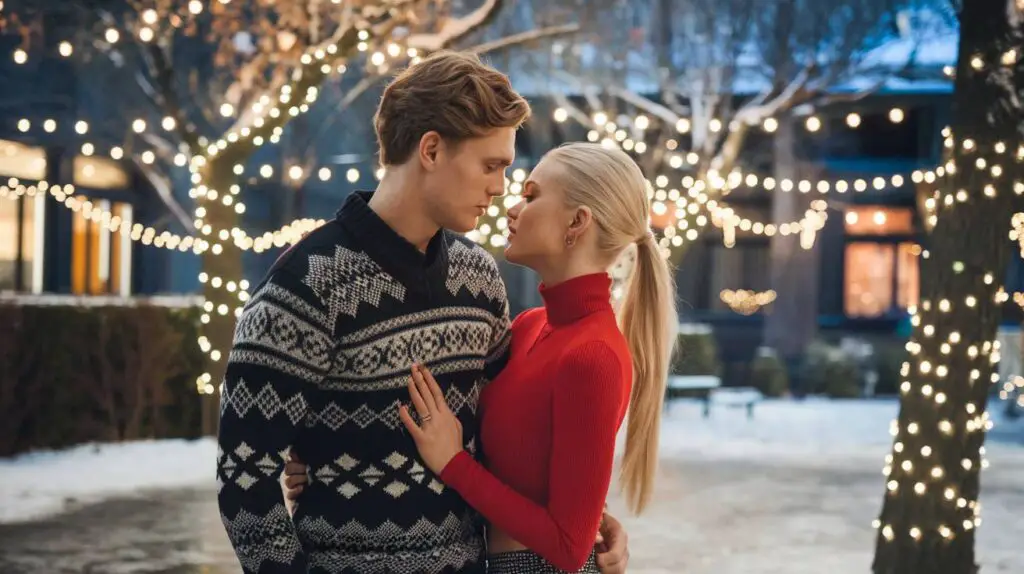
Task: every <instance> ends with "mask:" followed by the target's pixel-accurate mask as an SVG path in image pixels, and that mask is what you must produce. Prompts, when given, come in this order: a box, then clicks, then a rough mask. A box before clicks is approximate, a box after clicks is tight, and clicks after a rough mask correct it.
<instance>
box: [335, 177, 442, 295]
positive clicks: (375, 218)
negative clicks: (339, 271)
mask: <svg viewBox="0 0 1024 574" xmlns="http://www.w3.org/2000/svg"><path fill="white" fill-rule="evenodd" d="M372 196H373V192H372V191H356V192H353V193H352V194H350V195H349V196H348V198H347V199H346V200H345V203H344V204H342V206H341V209H339V210H338V213H337V216H336V220H337V222H338V223H340V224H341V225H342V227H344V228H346V229H347V230H348V231H350V232H351V234H352V235H353V236H354V238H355V240H356V241H357V242H358V244H359V247H360V248H361V249H362V250H363V251H365V252H366V254H367V255H369V256H370V258H371V259H373V261H374V262H375V263H376V264H377V265H380V267H381V268H382V269H383V270H384V271H385V272H387V273H388V274H389V275H391V276H392V277H394V278H395V279H397V280H398V281H400V282H401V283H402V284H404V285H405V286H406V287H408V288H409V289H411V290H415V291H429V284H430V283H435V284H436V282H438V281H444V280H445V278H446V277H447V275H448V237H447V234H446V232H445V230H444V229H441V230H439V231H438V232H437V234H436V235H434V237H432V238H431V239H430V242H429V243H428V244H427V252H426V253H423V252H422V251H420V250H419V249H417V248H416V246H415V245H413V244H412V243H410V242H409V241H408V240H406V239H405V238H404V237H402V236H401V235H399V234H398V233H397V232H396V231H395V230H394V229H392V228H391V226H389V225H388V224H387V223H385V221H384V220H383V219H381V218H380V216H379V215H377V213H376V212H375V211H373V209H371V208H370V205H369V202H370V198H371V197H372Z"/></svg>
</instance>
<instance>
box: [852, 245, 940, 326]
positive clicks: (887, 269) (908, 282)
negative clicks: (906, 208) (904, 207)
mask: <svg viewBox="0 0 1024 574" xmlns="http://www.w3.org/2000/svg"><path fill="white" fill-rule="evenodd" d="M920 253H921V247H920V246H918V245H916V244H914V243H871V242H854V243H849V244H848V245H847V246H846V262H845V263H846V280H845V293H844V307H845V311H846V315H847V316H848V317H880V316H883V315H887V314H892V313H899V312H902V311H903V310H906V309H907V307H909V306H912V305H916V304H917V301H918V295H919V291H920V275H919V267H918V265H919V260H918V258H919V255H920Z"/></svg>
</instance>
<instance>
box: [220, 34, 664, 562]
mask: <svg viewBox="0 0 1024 574" xmlns="http://www.w3.org/2000/svg"><path fill="white" fill-rule="evenodd" d="M529 115H530V107H529V105H528V104H527V102H526V100H525V99H524V98H523V97H522V96H520V95H519V94H517V93H516V92H515V91H514V90H513V89H512V87H511V85H510V83H509V81H508V78H507V77H506V76H505V75H503V74H501V73H500V72H498V71H496V70H494V69H492V68H490V67H488V66H485V65H484V64H482V63H481V62H480V61H479V60H478V59H476V58H475V57H474V56H469V55H463V54H458V53H453V52H444V53H439V54H436V55H434V56H432V57H430V58H427V59H425V60H423V61H422V62H420V63H419V64H417V65H415V66H412V67H411V68H409V69H407V70H406V71H404V72H403V73H401V74H400V75H399V76H397V77H396V78H395V79H394V80H393V81H392V82H391V83H390V84H389V85H388V87H387V88H386V90H385V91H384V95H383V97H382V99H381V101H380V104H379V108H378V110H377V113H376V115H375V117H374V126H375V129H376V133H377V139H378V144H379V153H380V159H381V162H382V164H383V165H384V166H385V168H386V174H385V176H384V177H383V179H382V180H381V181H380V183H379V185H378V187H377V189H376V191H373V192H365V193H364V192H356V193H353V194H352V195H350V196H349V197H348V199H347V200H346V201H345V203H344V204H343V206H342V207H341V209H340V210H339V211H338V213H337V216H336V218H335V219H333V220H331V221H330V222H329V223H327V224H326V225H324V226H322V227H320V228H319V229H317V230H315V231H313V232H311V233H310V234H309V235H308V236H306V237H305V238H304V239H302V241H300V242H299V243H297V244H296V245H295V246H293V247H292V248H291V249H289V250H288V251H287V252H285V254H283V255H282V256H281V257H280V258H279V259H278V261H277V262H276V263H275V264H274V265H273V266H272V267H271V269H270V270H269V272H268V273H267V275H266V277H265V278H264V279H263V281H262V282H261V283H260V284H259V285H258V286H257V287H256V289H254V291H253V295H252V298H251V300H250V301H249V302H248V303H247V305H246V307H245V309H244V312H243V313H242V316H241V317H240V319H239V321H238V325H237V327H236V332H235V339H234V343H233V346H232V349H231V353H230V356H229V359H228V366H227V372H226V376H225V380H224V384H223V387H222V399H221V419H220V431H219V437H218V444H219V449H218V460H217V478H218V489H219V490H218V501H219V506H220V511H221V516H222V520H223V523H224V526H225V528H226V530H227V533H228V537H229V538H230V540H231V543H232V545H233V547H234V549H235V552H236V554H237V556H238V559H239V561H240V562H241V565H242V567H243V569H244V570H245V572H247V573H249V572H261V573H262V572H267V573H273V572H288V573H293V572H294V573H306V572H315V573H357V574H363V573H395V574H400V573H409V574H419V573H426V574H436V573H485V572H486V573H517V574H529V573H534V572H538V573H541V572H624V571H625V567H626V561H627V558H628V550H627V548H626V533H625V532H624V530H623V528H622V526H621V524H620V523H619V522H618V521H617V520H615V519H614V518H613V517H612V516H610V515H608V514H607V513H606V512H605V510H606V505H605V499H606V496H607V494H608V489H609V487H610V484H611V479H612V473H613V461H614V452H615V445H616V437H617V435H618V432H619V430H620V429H621V427H622V426H623V424H625V426H626V429H625V430H626V442H625V453H624V456H623V459H622V462H621V474H620V482H621V484H622V486H623V488H624V489H625V492H626V495H627V500H628V501H629V502H630V504H631V508H632V510H634V511H635V512H640V511H642V510H643V509H644V507H645V506H646V505H647V504H648V503H649V501H650V498H651V493H652V490H653V482H654V475H655V465H656V461H657V443H658V441H657V439H658V428H659V417H660V412H661V404H662V397H663V393H664V381H665V378H666V372H667V369H668V362H669V356H670V354H671V350H672V342H673V341H674V339H675V337H674V329H675V327H676V324H677V318H676V312H675V294H674V290H673V287H672V281H671V275H670V273H669V269H668V267H667V265H666V263H665V261H664V260H663V259H662V258H661V256H660V255H659V252H658V247H657V244H656V243H655V239H654V236H653V235H652V233H651V231H650V227H649V201H648V196H647V189H646V184H645V179H644V176H643V174H642V173H641V171H640V169H639V168H638V167H637V165H636V164H635V163H634V162H633V161H632V159H631V158H629V156H627V155H626V154H625V153H623V152H621V151H619V150H611V149H605V148H603V147H601V146H600V145H596V144H586V143H574V144H568V145H565V146H562V147H558V148H555V149H553V150H551V151H549V152H548V153H547V154H546V155H545V156H544V157H543V159H542V160H541V161H540V163H539V164H538V165H537V167H536V169H534V170H533V172H532V173H531V175H530V177H529V178H528V179H527V181H526V182H525V186H524V189H523V193H522V200H521V201H520V202H519V203H517V204H516V205H514V206H513V207H511V208H510V209H509V210H508V221H509V225H508V247H507V249H506V253H505V256H506V258H507V259H508V260H509V261H510V262H512V263H515V264H518V265H522V266H526V267H529V268H531V269H533V270H534V271H536V272H537V273H538V275H539V276H540V278H541V280H542V283H541V285H540V287H539V289H540V294H541V296H542V298H543V301H544V306H543V307H539V308H536V309H530V310H528V311H525V312H523V313H522V314H520V315H519V316H517V317H516V318H515V320H513V321H510V317H509V304H508V298H507V295H506V291H505V287H504V285H503V283H502V279H501V277H500V275H499V273H498V267H497V264H496V262H495V260H494V259H493V258H492V257H491V256H490V255H489V254H488V253H487V252H486V251H485V250H483V249H482V248H480V247H479V246H477V245H475V244H474V243H473V242H471V241H469V240H468V239H466V238H465V237H464V236H463V235H462V234H463V233H465V232H468V231H470V230H472V229H473V228H475V227H476V224H477V220H478V218H479V217H480V216H482V215H483V214H484V213H485V211H486V210H487V208H488V207H489V206H490V204H491V202H492V200H494V199H495V198H497V197H499V196H501V195H502V194H503V193H504V182H505V171H506V169H507V168H508V167H509V166H510V165H511V164H512V162H513V159H514V155H515V136H516V130H517V129H518V128H519V127H520V126H521V125H522V124H523V123H524V122H525V121H526V120H527V119H528V117H529ZM626 249H635V258H636V263H635V265H634V270H633V273H632V277H631V278H630V279H629V282H628V286H627V290H626V293H625V294H624V296H623V298H622V300H621V302H620V303H619V304H618V307H617V308H616V307H613V303H612V297H611V292H610V288H611V278H610V277H609V275H608V273H607V270H608V269H609V267H610V266H611V265H612V263H613V262H614V261H615V260H616V259H617V258H618V257H619V256H620V255H621V254H622V253H623V252H624V251H625V250H626ZM286 463H287V464H286ZM285 469H287V476H286V477H285V478H284V480H283V481H281V482H279V478H280V477H281V475H282V471H283V470H285ZM282 490H284V493H283V492H282ZM283 494H284V495H283ZM288 498H290V499H294V502H292V501H291V500H288V501H287V503H286V499H288Z"/></svg>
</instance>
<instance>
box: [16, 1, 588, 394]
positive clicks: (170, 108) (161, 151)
mask: <svg viewBox="0 0 1024 574" xmlns="http://www.w3.org/2000/svg"><path fill="white" fill-rule="evenodd" d="M475 4H476V6H475V7H472V8H468V7H467V8H466V9H463V7H462V6H461V4H460V5H459V6H458V10H456V6H455V3H452V2H447V1H437V0H376V1H371V0H346V1H345V2H341V1H340V0H331V1H330V2H328V1H326V0H258V1H254V2H243V1H241V0H126V1H125V2H123V3H119V2H115V3H108V4H105V5H103V6H101V7H95V6H85V5H83V4H82V3H77V2H74V3H65V2H60V3H46V2H43V3H39V2H20V1H11V0H8V1H7V2H6V4H5V5H4V6H3V14H4V18H3V23H4V26H5V28H4V29H5V31H6V32H8V33H18V34H19V35H20V36H21V37H22V38H23V42H22V45H21V46H20V47H18V48H17V50H16V51H15V52H14V54H13V58H14V61H15V63H17V64H26V63H27V64H29V65H31V58H32V54H33V51H34V50H48V49H55V50H57V51H58V52H59V55H60V56H62V57H65V58H71V59H80V61H81V65H83V66H93V67H92V68H88V69H89V70H96V69H100V68H97V66H99V64H98V62H102V63H103V64H104V65H103V66H102V70H103V71H104V73H105V74H109V75H110V77H106V78H105V79H106V80H107V82H105V84H106V85H107V86H109V85H111V84H112V85H115V86H120V87H121V88H122V89H119V90H118V91H120V92H122V93H121V94H120V95H121V96H123V97H124V98H125V101H124V102H117V103H115V104H114V105H108V106H107V107H105V108H103V109H102V110H101V111H100V112H98V113H99V114H100V115H101V116H102V117H100V119H99V121H98V122H97V123H99V124H100V125H99V128H98V129H91V128H90V127H89V126H88V125H87V124H86V122H84V121H79V122H78V123H77V124H76V132H77V134H78V135H80V136H83V137H93V136H94V137H101V138H102V137H103V136H102V135H100V134H103V133H105V134H106V137H107V139H115V140H116V141H117V144H118V145H114V146H112V147H110V148H109V150H108V153H109V155H110V156H111V157H112V158H113V159H115V160H120V159H122V158H125V159H131V160H133V161H134V162H135V163H136V164H137V165H138V167H139V168H140V170H141V171H142V172H143V173H144V174H145V175H146V176H147V177H148V178H149V179H150V182H151V183H152V184H153V186H154V188H155V189H157V191H158V192H161V196H162V197H163V198H164V199H165V202H166V203H167V204H168V205H169V206H170V207H171V209H172V211H173V212H175V214H176V215H177V216H178V217H177V219H178V220H179V221H183V222H184V225H185V227H186V229H187V230H188V232H189V233H190V234H189V235H186V236H185V237H180V236H178V235H173V234H162V235H160V236H157V235H156V230H155V229H145V230H141V229H140V230H138V233H137V234H135V233H134V230H132V233H133V237H135V235H138V238H140V239H143V240H144V241H146V242H147V243H149V242H152V243H154V244H155V245H157V246H161V247H171V248H180V249H182V250H183V251H184V250H187V249H191V250H192V251H194V252H195V253H197V254H200V255H201V257H202V272H201V273H200V275H199V279H200V281H201V282H202V284H203V295H204V298H205V303H204V311H205V313H204V314H203V316H202V321H203V328H202V331H201V332H202V336H201V337H200V339H199V344H200V346H201V347H202V349H203V351H204V352H205V353H206V355H207V357H208V361H209V365H208V370H207V372H206V373H205V374H204V375H202V376H201V377H200V378H199V380H198V381H197V388H198V390H199V392H200V393H204V394H213V393H215V392H216V387H215V382H216V381H218V380H219V379H220V375H221V371H222V369H223V365H224V361H225V360H226V353H227V350H228V348H229V346H230V342H231V338H232V332H233V328H234V320H235V317H236V316H237V314H238V313H239V312H240V311H241V306H242V305H243V304H244V302H245V301H246V300H247V298H248V293H247V288H248V285H247V284H246V282H245V281H244V280H243V279H242V253H243V252H244V251H246V250H253V251H257V252H259V251H263V250H266V249H269V248H272V247H280V246H282V245H284V244H286V243H290V242H294V241H296V240H297V239H298V238H299V237H300V236H301V234H302V233H304V232H306V231H308V230H309V229H312V228H313V227H315V226H317V225H319V224H321V223H322V220H312V219H310V220H298V221H295V222H293V223H292V224H289V225H286V226H285V227H284V228H282V229H280V230H278V231H276V232H274V233H270V234H265V235H264V236H262V237H253V236H250V235H249V234H248V233H247V232H246V231H244V230H243V229H242V228H241V226H240V216H241V214H243V213H244V212H245V204H244V202H243V200H242V199H243V196H242V187H243V185H242V184H243V181H244V180H243V175H245V174H246V172H247V171H251V170H253V169H254V168H255V170H256V171H258V173H259V175H260V176H262V177H271V176H272V175H274V171H275V170H274V169H273V167H272V166H270V165H263V166H261V167H258V166H254V165H253V159H254V157H255V155H256V153H257V151H258V150H259V148H260V147H261V146H263V145H264V144H276V143H279V142H281V140H282V138H283V137H284V136H285V128H286V127H287V126H288V125H289V123H290V122H292V120H294V119H295V118H297V117H299V116H302V115H303V114H306V113H307V112H309V111H310V109H311V108H312V107H313V106H314V104H315V103H317V102H318V100H319V101H321V106H325V105H326V106H332V105H333V106H335V107H342V108H343V107H345V106H346V105H348V104H350V103H352V101H354V99H355V98H356V97H358V95H359V94H361V93H363V92H365V91H367V90H369V89H370V88H371V87H373V86H374V85H376V84H377V83H378V82H379V81H380V80H381V79H383V78H385V77H388V75H389V74H390V73H391V72H392V71H393V70H394V69H395V68H396V67H400V66H403V65H406V64H408V63H415V62H416V61H417V60H418V59H419V58H420V57H422V56H423V55H426V54H428V53H430V52H433V51H436V50H440V49H443V48H447V47H449V46H452V45H454V44H455V43H456V42H458V41H460V40H462V39H464V38H466V37H468V36H471V35H476V36H479V35H480V34H478V33H477V31H478V30H481V29H482V28H484V27H485V25H487V24H488V23H489V22H491V21H492V20H493V19H494V18H495V17H496V16H497V15H498V13H499V9H500V8H501V5H502V2H501V1H500V0H481V1H480V2H477V3H475ZM456 12H459V13H460V14H456ZM60 22H63V23H64V25H58V24H55V23H60ZM573 29H574V27H573V26H558V27H554V28H549V29H534V30H529V31H527V32H524V33H521V34H517V35H514V36H513V37H511V38H499V39H491V40H490V41H488V42H487V43H486V44H485V45H482V46H478V47H477V50H476V51H478V52H486V51H488V50H494V49H498V48H503V47H505V46H508V45H511V44H514V43H520V42H528V41H531V40H535V39H537V38H541V37H544V36H546V35H553V34H563V33H566V32H570V31H572V30H573ZM60 35H66V36H65V37H64V39H62V40H61V41H60V42H59V44H57V43H55V42H54V40H53V39H54V37H55V36H60ZM349 70H353V71H355V72H356V73H355V74H347V75H346V72H347V71H349ZM353 75H355V76H357V78H358V79H356V78H353V77H352V76H353ZM114 77H117V79H118V80H119V82H111V81H110V80H112V79H113V78H114ZM86 84H88V83H86ZM86 89H88V88H86ZM325 92H326V93H328V94H330V95H331V96H332V97H331V98H328V100H329V101H323V98H321V95H322V93H325ZM104 96H105V97H107V98H109V97H110V96H111V94H110V93H109V90H108V91H107V93H105V94H104ZM118 104H121V105H118ZM128 110H131V111H130V112H129V111H128ZM103 112H105V114H104V113H103ZM133 112H134V113H133ZM125 117H127V118H128V119H127V120H122V119H123V118H125ZM119 120H122V121H121V123H120V124H119V123H117V122H118V121H119ZM23 122H24V124H23V126H24V129H23V130H22V131H28V130H29V129H31V122H29V120H27V119H26V120H23ZM78 126H82V129H79V128H78ZM47 131H51V130H49V129H47ZM125 133H127V134H129V136H130V145H129V143H122V140H120V139H117V138H118V135H119V134H125ZM86 134H88V136H86ZM86 146H88V147H87V148H86ZM309 147H310V146H306V149H308V148H309ZM82 148H83V149H82V152H83V154H85V155H91V154H92V153H94V152H97V151H98V150H96V149H95V148H94V145H93V143H91V142H88V141H87V142H86V143H85V144H82ZM86 152H88V153H86ZM303 159H304V161H303V162H301V163H296V164H295V165H291V166H287V167H286V170H285V171H286V173H285V174H279V175H282V176H284V177H286V178H287V179H288V180H290V181H291V182H292V183H293V184H301V182H304V181H305V180H306V178H308V177H309V175H310V174H311V173H312V172H313V171H314V170H315V169H316V162H315V160H310V156H309V155H306V156H304V158H303ZM176 169H177V170H181V171H185V170H187V173H186V174H185V178H186V179H187V182H188V185H190V187H191V191H190V194H189V195H190V197H191V198H192V199H194V200H195V206H194V212H193V214H192V215H189V214H187V213H186V212H185V211H184V210H183V209H182V208H181V206H180V205H178V203H177V201H176V199H175V197H174V193H173V190H174V188H175V186H176V184H177V183H178V181H176V179H181V178H176V176H175V170H176ZM316 172H317V175H318V177H320V178H321V179H325V176H324V174H325V172H324V170H323V169H322V168H321V169H319V170H316ZM327 175H328V176H329V173H328V174H327ZM58 183H59V182H48V183H46V184H45V185H44V184H40V185H38V186H35V185H30V186H26V185H23V184H20V183H19V184H18V185H16V186H14V187H13V188H12V189H11V190H8V189H7V188H4V194H6V195H11V194H12V193H13V194H15V195H17V194H21V193H36V192H42V193H46V192H47V191H50V192H53V194H54V195H55V196H56V197H57V198H58V199H59V200H62V201H64V202H65V203H66V204H67V205H68V207H69V208H72V209H82V208H83V207H82V206H81V205H80V204H79V203H78V200H77V199H76V198H74V197H72V196H71V192H73V189H72V188H70V187H68V186H65V187H64V188H61V187H59V186H58V185H57V184H58ZM51 184H52V185H51ZM40 190H41V191H40ZM85 209H92V207H91V206H89V205H87V206H86V207H85ZM95 215H96V217H99V216H100V214H95ZM106 219H109V214H107V218H106ZM106 219H104V221H106ZM111 229H112V230H114V231H119V230H120V231H126V232H127V231H128V230H122V229H114V228H113V227H111Z"/></svg>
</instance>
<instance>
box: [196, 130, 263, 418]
mask: <svg viewBox="0 0 1024 574" xmlns="http://www.w3.org/2000/svg"><path fill="white" fill-rule="evenodd" d="M250 149H251V148H250V147H249V146H245V145H240V146H238V147H236V148H234V150H238V151H239V152H241V153H225V154H224V155H219V156H215V157H213V158H211V159H210V161H209V163H208V164H207V165H206V166H205V168H204V169H203V183H204V185H206V186H207V188H209V190H210V191H213V192H215V196H213V197H212V198H211V197H210V196H209V195H208V196H207V197H206V198H205V199H203V200H201V201H200V205H202V206H203V207H204V208H206V216H205V217H204V221H205V223H207V224H209V225H210V226H211V228H212V233H211V234H210V235H208V236H206V239H207V240H208V241H209V242H210V248H209V249H207V250H206V251H204V252H203V254H202V258H203V276H202V277H201V279H203V280H204V281H203V296H204V297H205V298H206V301H207V308H208V309H211V310H209V311H206V312H205V314H204V315H203V318H202V319H203V324H202V325H201V329H200V346H201V347H202V348H203V349H204V351H205V355H206V369H205V373H206V375H204V377H203V379H201V380H200V384H199V392H200V393H201V394H203V395H204V401H203V434H205V435H211V434H215V433H216V430H217V429H216V427H217V413H218V409H217V408H216V403H217V401H218V400H219V396H220V393H219V391H218V387H219V386H220V382H221V380H223V378H224V370H225V367H226V365H227V360H228V353H230V351H231V341H232V339H233V337H234V330H235V320H236V317H235V309H237V308H240V307H241V306H242V304H243V303H242V301H241V300H240V299H239V292H240V290H241V289H240V287H239V286H238V282H239V281H241V279H242V277H243V275H242V250H241V249H239V248H238V247H237V246H236V245H235V242H234V239H233V237H230V236H229V237H228V238H227V239H223V237H222V236H221V235H220V234H221V232H222V231H227V232H228V233H231V232H232V230H235V229H236V228H237V227H238V213H237V212H236V211H235V202H234V201H232V203H231V205H224V199H223V198H224V197H225V196H231V195H233V194H232V193H231V187H232V186H233V185H236V184H238V181H237V179H238V177H237V176H236V175H235V174H234V172H233V171H232V169H233V167H234V165H235V164H237V163H243V162H244V159H246V158H245V157H244V156H247V155H248V153H247V152H248V150H250ZM234 197H237V196H234ZM218 246H219V247H218ZM210 304H212V308H211V307H209V305H210ZM207 385H209V386H207ZM211 387H212V389H211Z"/></svg>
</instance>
